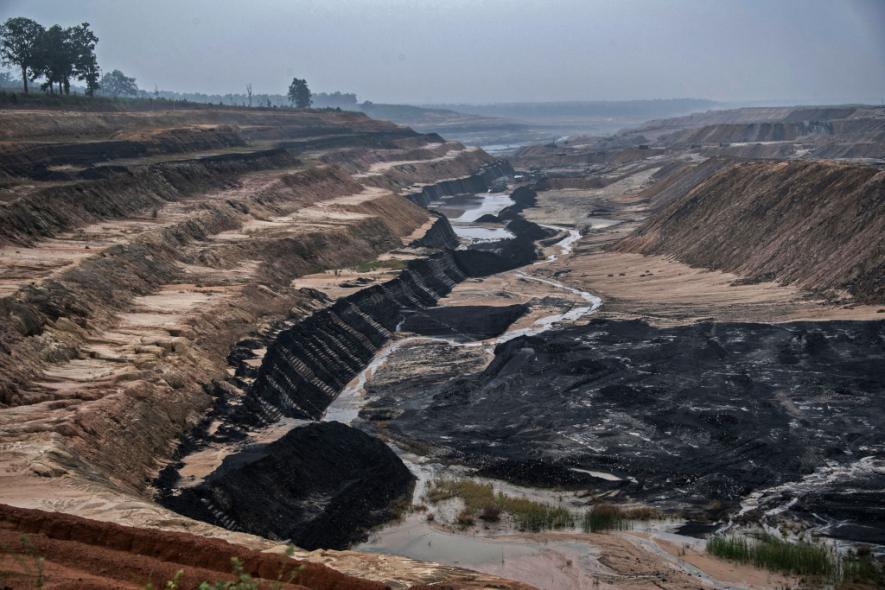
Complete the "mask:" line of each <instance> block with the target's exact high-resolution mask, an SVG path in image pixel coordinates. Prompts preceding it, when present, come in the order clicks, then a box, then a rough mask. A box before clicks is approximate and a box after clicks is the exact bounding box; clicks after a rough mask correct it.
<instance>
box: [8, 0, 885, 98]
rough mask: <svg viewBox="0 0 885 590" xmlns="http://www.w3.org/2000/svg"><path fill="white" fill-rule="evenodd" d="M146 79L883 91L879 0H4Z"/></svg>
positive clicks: (490, 90)
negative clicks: (69, 30) (94, 42)
mask: <svg viewBox="0 0 885 590" xmlns="http://www.w3.org/2000/svg"><path fill="white" fill-rule="evenodd" d="M9 16H28V17H31V18H34V19H36V20H38V21H40V22H41V23H43V24H44V25H50V24H54V23H59V24H62V25H72V24H76V23H78V22H81V21H88V22H90V23H92V25H93V28H94V29H95V31H96V32H97V34H98V36H99V37H100V39H101V41H100V43H99V45H98V58H99V63H100V65H101V66H102V68H103V69H104V70H111V69H115V68H118V69H121V70H123V71H124V72H126V73H127V74H129V75H132V76H135V77H136V78H137V80H138V83H139V85H140V86H141V87H142V88H147V89H153V87H154V84H157V85H158V86H159V87H160V88H161V89H169V90H194V91H203V92H211V93H225V92H243V87H244V85H245V84H246V83H247V82H251V83H252V84H253V87H254V89H255V91H256V92H279V93H284V92H285V89H286V87H287V85H288V81H289V80H291V78H292V76H293V75H298V76H299V77H305V78H307V80H308V82H309V84H310V86H311V88H312V89H313V90H314V91H323V90H327V91H328V90H342V91H353V92H356V93H357V94H358V95H359V97H360V99H361V100H362V99H370V100H373V101H375V102H383V101H387V102H412V103H441V102H494V101H508V102H515V101H542V100H615V99H634V98H673V97H698V98H711V99H715V100H765V99H802V100H812V101H813V100H817V101H821V102H827V101H834V100H864V101H868V102H869V101H873V102H876V103H879V102H881V101H882V100H883V99H885V0H829V1H823V0H669V1H668V0H645V1H643V0H635V1H631V0H0V19H2V20H5V19H6V18H7V17H9Z"/></svg>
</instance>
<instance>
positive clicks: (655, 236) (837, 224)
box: [616, 162, 885, 303]
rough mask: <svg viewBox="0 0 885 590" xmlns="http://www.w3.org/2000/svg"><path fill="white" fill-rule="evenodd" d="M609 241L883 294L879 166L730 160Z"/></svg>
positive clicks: (741, 270) (859, 293) (866, 295)
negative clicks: (632, 229) (630, 230)
mask: <svg viewBox="0 0 885 590" xmlns="http://www.w3.org/2000/svg"><path fill="white" fill-rule="evenodd" d="M616 248H617V249H618V250H620V251H622V252H638V253H641V254H665V255H672V256H675V257H676V258H678V259H679V260H681V261H683V262H686V263H688V264H691V265H693V266H702V267H706V268H715V269H719V270H724V271H727V272H734V273H737V274H739V275H742V276H744V277H746V278H747V279H749V280H753V281H764V280H772V279H774V280H778V281H781V282H785V283H795V284H797V285H798V286H800V287H802V288H805V289H809V290H812V291H826V290H836V291H841V290H844V291H848V292H849V293H851V294H852V295H853V296H854V297H855V298H856V299H857V300H859V301H861V302H870V303H875V302H882V301H885V282H883V277H885V172H883V171H881V170H878V169H877V168H874V167H869V166H852V165H846V164H835V163H829V162H775V163H772V162H746V163H738V164H734V165H732V166H729V167H727V168H725V169H723V170H721V171H720V172H718V173H716V174H714V175H713V176H710V177H709V178H707V179H705V180H702V181H701V182H700V184H698V185H696V186H695V187H694V188H693V189H691V190H690V191H688V192H687V193H685V194H684V195H683V196H681V197H680V198H677V199H675V200H673V201H672V202H671V203H670V204H669V205H668V206H666V207H664V208H663V209H661V210H659V211H658V212H656V213H655V214H654V215H652V216H651V217H650V218H649V220H648V221H647V222H646V223H645V224H644V225H643V226H642V227H641V228H639V229H638V230H636V232H634V233H633V234H632V235H631V236H629V237H627V238H626V239H624V240H623V241H621V242H620V243H619V244H618V245H617V246H616Z"/></svg>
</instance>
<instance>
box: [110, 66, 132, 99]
mask: <svg viewBox="0 0 885 590" xmlns="http://www.w3.org/2000/svg"><path fill="white" fill-rule="evenodd" d="M101 89H102V93H103V94H110V95H111V96H134V95H136V94H138V85H137V84H136V83H135V78H130V77H129V76H127V75H126V74H124V73H123V72H121V71H120V70H114V71H112V72H107V73H105V75H104V76H102V77H101Z"/></svg>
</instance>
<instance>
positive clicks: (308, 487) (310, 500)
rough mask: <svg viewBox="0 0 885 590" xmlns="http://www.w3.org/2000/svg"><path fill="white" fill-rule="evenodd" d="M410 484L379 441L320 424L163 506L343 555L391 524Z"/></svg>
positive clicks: (244, 456) (229, 462)
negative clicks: (372, 531) (339, 551)
mask: <svg viewBox="0 0 885 590" xmlns="http://www.w3.org/2000/svg"><path fill="white" fill-rule="evenodd" d="M413 480H414V477H413V476H412V474H411V472H409V470H408V469H407V468H406V466H405V465H404V464H403V462H402V461H401V460H400V459H399V457H397V456H396V454H395V453H394V452H393V451H391V450H390V449H389V448H388V447H387V445H385V444H384V443H383V442H381V441H380V440H378V439H377V438H374V437H371V436H369V435H367V434H365V433H363V432H361V431H359V430H356V429H354V428H351V427H349V426H345V425H344V424H340V423H338V422H318V423H312V424H309V425H306V426H302V427H298V428H295V429H293V430H291V431H289V432H288V433H287V434H286V435H285V436H283V437H282V438H281V439H279V440H277V441H274V442H273V443H270V444H268V445H256V446H255V447H252V448H249V449H247V450H244V451H243V452H240V453H238V454H236V455H234V456H231V457H228V458H227V459H225V461H224V463H223V464H222V465H221V467H219V468H218V469H217V470H216V471H215V472H214V473H212V475H210V476H209V477H208V478H206V480H205V481H203V482H202V483H200V484H199V485H198V486H196V487H192V488H185V489H183V490H180V492H179V493H178V494H177V495H174V496H168V497H166V498H163V499H162V503H163V504H165V505H166V506H168V507H170V508H172V509H173V510H175V511H177V512H179V513H181V514H185V515H187V516H190V517H192V518H196V519H198V520H203V521H206V522H210V523H212V524H216V525H218V526H223V527H225V528H228V529H232V530H239V531H246V532H250V533H254V534H257V535H261V536H263V537H267V538H271V539H285V540H290V541H291V542H293V543H295V544H296V545H297V546H299V547H302V548H304V549H308V550H312V549H320V548H323V549H329V548H332V549H344V548H346V547H348V546H349V545H350V544H352V543H353V542H355V541H358V540H360V539H361V538H362V536H363V533H364V531H365V530H366V529H368V528H370V527H372V526H375V525H378V524H381V523H382V522H385V521H386V520H389V519H390V518H391V516H392V512H391V507H392V506H393V504H394V503H395V502H396V501H397V500H400V499H404V498H407V496H408V494H409V493H410V492H411V489H412V485H413Z"/></svg>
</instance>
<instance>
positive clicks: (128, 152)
mask: <svg viewBox="0 0 885 590" xmlns="http://www.w3.org/2000/svg"><path fill="white" fill-rule="evenodd" d="M245 145H246V142H245V141H244V140H243V138H242V137H241V136H240V135H239V133H237V131H236V130H235V129H233V128H232V127H229V126H221V127H215V128H209V129H201V128H196V129H170V130H167V131H164V132H160V133H155V134H153V135H151V136H149V137H145V138H139V139H109V140H103V141H101V140H99V141H91V142H80V143H58V142H55V143H23V144H12V145H4V146H0V174H7V175H10V176H26V177H30V178H34V179H38V180H66V179H69V178H71V177H76V176H82V172H79V174H77V173H76V172H75V173H73V174H72V173H71V171H68V170H58V169H56V170H53V167H65V166H71V167H87V168H91V167H92V166H93V165H94V164H96V163H97V162H106V161H108V160H119V159H123V158H143V157H146V156H151V155H158V154H176V153H183V152H188V151H193V150H217V149H223V148H230V147H243V146H245Z"/></svg>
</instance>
